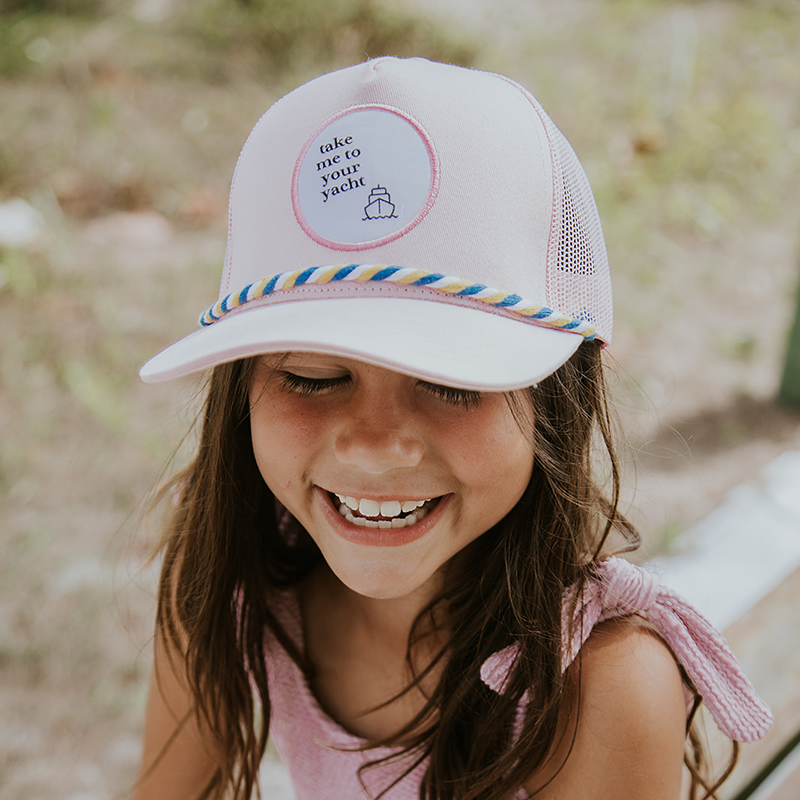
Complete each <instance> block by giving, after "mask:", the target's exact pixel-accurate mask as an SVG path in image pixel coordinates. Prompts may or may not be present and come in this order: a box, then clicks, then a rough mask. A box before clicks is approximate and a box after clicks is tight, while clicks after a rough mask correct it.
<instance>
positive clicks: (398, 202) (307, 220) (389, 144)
mask: <svg viewBox="0 0 800 800" xmlns="http://www.w3.org/2000/svg"><path fill="white" fill-rule="evenodd" d="M437 172H438V168H437V160H436V155H435V151H434V149H433V145H432V144H431V141H430V138H429V137H428V135H427V134H426V133H425V132H424V131H423V129H422V128H421V127H420V126H419V124H418V123H416V122H415V121H414V120H412V119H411V118H410V117H408V116H406V115H405V114H403V113H402V112H400V111H398V110H396V109H392V108H388V107H384V106H356V107H355V108H353V109H350V110H348V111H346V112H345V113H344V114H340V115H337V116H336V117H334V118H333V119H332V120H331V121H330V122H328V123H327V124H325V125H324V126H323V127H322V129H321V130H320V131H319V132H318V133H316V134H315V135H314V136H313V138H312V139H311V140H310V141H309V142H307V144H306V146H305V147H304V148H303V151H302V153H301V154H300V158H299V159H298V162H297V166H296V168H295V173H294V186H293V187H292V188H293V191H292V199H293V202H294V209H295V215H296V216H297V219H298V221H299V222H300V224H301V226H302V227H303V229H304V230H305V232H306V233H307V234H308V235H309V236H310V237H311V238H312V239H314V240H315V241H317V242H319V243H320V244H323V245H325V246H328V247H333V248H334V249H340V250H363V249H366V248H368V247H376V246H378V245H380V244H383V243H385V242H388V241H391V240H392V239H395V238H397V237H398V236H402V235H404V234H405V233H407V232H408V231H409V230H411V229H412V228H413V227H414V226H415V225H416V224H417V223H418V222H419V221H420V220H421V219H422V218H423V217H424V216H425V214H427V212H428V210H429V209H430V207H431V205H432V203H433V201H434V199H435V196H436V190H437V187H438V174H437Z"/></svg>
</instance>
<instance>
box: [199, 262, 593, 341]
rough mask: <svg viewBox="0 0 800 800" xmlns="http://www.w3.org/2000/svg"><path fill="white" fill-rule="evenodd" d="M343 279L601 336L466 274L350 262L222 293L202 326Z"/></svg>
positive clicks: (580, 322)
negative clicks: (280, 295) (274, 297)
mask: <svg viewBox="0 0 800 800" xmlns="http://www.w3.org/2000/svg"><path fill="white" fill-rule="evenodd" d="M339 281H348V282H366V281H370V282H385V283H395V284H401V285H406V286H424V287H426V288H428V289H433V290H435V291H437V292H442V293H443V294H449V295H457V296H459V297H466V298H469V299H470V300H475V301H477V302H480V303H483V304H485V305H489V306H494V307H496V308H502V309H504V310H505V311H507V312H510V313H512V314H516V315H518V316H519V317H522V318H525V319H528V320H530V321H531V322H534V321H535V323H536V324H538V325H544V326H546V327H549V328H558V329H560V330H566V331H572V332H574V333H580V334H581V335H582V336H583V337H584V338H585V339H587V340H591V339H594V338H595V337H596V336H597V331H596V329H595V326H594V324H593V323H592V322H591V321H590V320H588V319H581V318H579V317H572V316H568V315H565V314H563V313H562V312H560V311H555V310H553V309H551V308H548V307H547V306H543V305H540V304H536V303H531V302H529V301H526V300H525V299H523V298H522V297H520V296H519V295H517V294H512V293H508V292H502V291H500V290H498V289H492V288H491V287H489V286H485V285H484V284H482V283H470V282H469V281H465V280H462V279H461V278H454V277H452V276H448V275H442V274H440V273H438V272H427V271H425V270H421V269H405V268H402V267H390V266H386V265H383V264H347V265H337V266H324V267H312V268H310V269H303V270H295V271H293V272H281V273H279V274H277V275H272V276H271V277H268V278H264V279H263V280H260V281H258V282H256V283H251V284H248V285H247V286H245V287H244V288H242V289H239V290H238V291H235V292H231V294H229V295H227V296H225V297H223V298H222V299H221V300H219V301H218V302H217V303H215V304H214V305H213V306H211V307H210V308H208V309H207V310H206V311H205V312H203V314H202V315H201V317H200V324H201V325H203V326H208V325H213V324H214V323H215V322H216V321H217V320H219V319H221V318H222V317H224V316H225V315H226V314H228V313H229V312H231V311H233V310H234V309H236V308H239V307H240V306H243V305H245V304H246V303H249V302H251V301H253V300H259V299H261V298H264V297H269V296H270V295H271V294H273V293H275V292H278V291H285V290H288V289H292V288H294V287H296V286H303V285H307V284H326V283H335V282H339Z"/></svg>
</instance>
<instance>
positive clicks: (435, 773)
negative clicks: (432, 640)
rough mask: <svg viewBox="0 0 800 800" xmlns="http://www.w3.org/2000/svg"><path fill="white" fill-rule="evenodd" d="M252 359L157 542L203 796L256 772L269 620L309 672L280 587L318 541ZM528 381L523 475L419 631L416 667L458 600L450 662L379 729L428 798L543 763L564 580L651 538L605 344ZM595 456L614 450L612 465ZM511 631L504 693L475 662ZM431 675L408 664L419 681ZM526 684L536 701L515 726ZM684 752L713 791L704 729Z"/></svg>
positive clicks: (234, 789)
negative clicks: (630, 497) (295, 514)
mask: <svg viewBox="0 0 800 800" xmlns="http://www.w3.org/2000/svg"><path fill="white" fill-rule="evenodd" d="M252 365H253V361H252V360H251V361H238V362H235V363H232V364H225V365H222V366H218V367H216V368H215V369H214V371H213V373H212V376H211V380H210V385H209V389H208V394H207V398H206V404H205V410H204V417H203V424H202V432H201V436H200V442H199V447H198V451H197V455H196V458H195V459H194V461H193V462H192V463H191V464H190V466H189V467H188V468H187V469H186V470H185V471H184V472H183V473H182V474H180V475H179V476H177V477H176V478H175V479H174V481H173V482H172V483H171V486H172V487H173V492H174V493H175V497H176V499H175V507H174V509H173V511H172V513H171V517H170V519H169V521H168V524H167V527H166V531H165V535H164V538H163V541H162V543H161V548H162V549H163V553H164V564H163V570H162V576H161V584H160V590H159V605H158V613H157V623H156V631H157V636H160V637H163V639H164V640H165V642H166V644H167V646H168V647H167V651H168V652H173V653H180V654H181V657H182V658H183V660H184V664H185V672H186V679H187V682H188V687H189V689H190V691H191V693H192V695H193V697H194V700H195V714H196V716H197V719H198V722H199V724H200V725H201V726H202V727H203V728H204V729H205V730H206V731H207V732H208V733H209V734H210V735H211V737H212V738H213V740H214V741H215V743H216V745H217V751H218V753H219V767H218V769H217V772H216V774H215V776H214V778H213V779H212V781H211V782H210V783H209V785H208V787H207V788H206V791H205V793H204V795H203V796H204V797H222V796H223V795H224V794H226V792H230V794H231V795H232V796H233V797H235V798H242V799H243V798H249V797H250V796H251V794H252V792H253V790H254V789H255V788H256V787H257V783H258V780H257V776H258V769H259V764H260V762H261V758H262V756H263V754H264V751H265V748H266V744H267V737H268V731H269V720H270V710H271V707H270V698H269V692H268V688H267V675H266V666H265V663H266V660H265V651H264V647H265V645H264V641H265V635H264V634H265V631H266V630H270V631H271V632H272V633H273V635H274V636H275V638H276V639H277V641H278V642H279V643H280V644H281V645H282V646H283V647H284V648H285V649H286V650H287V652H288V653H289V654H290V656H291V657H292V658H293V659H294V660H295V661H296V662H297V664H298V665H299V667H300V668H301V669H302V670H304V671H305V673H306V674H307V675H310V674H311V665H309V664H307V663H305V661H304V658H303V655H302V653H301V652H299V651H298V649H297V648H296V647H295V645H294V644H293V642H292V641H291V639H290V638H289V636H288V635H287V634H286V632H285V631H284V630H283V629H282V627H281V625H280V624H279V622H278V620H277V619H276V618H275V616H274V615H273V613H272V612H271V610H270V607H269V603H268V600H267V598H268V596H269V590H270V589H271V588H276V587H288V586H292V585H294V584H296V583H298V582H299V581H300V580H302V579H303V578H304V577H306V576H307V575H308V574H309V573H310V572H311V571H312V570H313V568H314V567H315V565H316V564H317V563H319V561H320V559H321V555H320V553H319V551H318V549H317V547H316V545H315V544H314V543H313V541H312V540H311V538H310V537H309V536H308V534H306V533H305V531H303V530H302V529H299V526H298V529H299V530H298V531H297V536H293V537H291V539H290V540H288V541H287V537H285V536H284V535H282V533H281V531H280V530H279V527H278V516H279V511H280V509H279V508H278V507H277V505H276V500H275V498H274V496H273V495H272V493H271V491H270V490H269V488H268V487H267V486H266V485H265V483H264V481H263V479H262V478H261V475H260V473H259V471H258V468H257V465H256V463H255V458H254V456H253V449H252V443H251V439H250V425H249V404H248V389H249V386H250V382H251V379H252ZM527 394H528V397H527V398H524V399H522V400H520V397H519V395H518V394H516V395H510V396H509V403H510V404H511V407H512V410H513V411H515V413H516V415H517V418H518V420H519V421H520V424H521V425H522V424H524V422H523V420H524V419H526V415H525V414H523V413H522V407H521V406H520V405H519V403H520V402H525V401H526V400H529V401H530V403H531V404H532V406H533V408H534V409H535V415H534V421H533V424H532V425H530V426H529V427H530V437H531V440H532V445H533V449H534V467H533V474H532V476H531V480H530V482H529V484H528V487H527V489H526V491H525V493H524V495H523V497H522V498H521V499H520V501H519V502H518V503H517V505H516V506H515V507H514V508H513V509H512V510H511V511H510V512H509V514H508V515H507V516H506V517H505V518H504V519H503V520H502V521H501V522H500V523H498V524H497V525H496V526H494V527H493V528H492V529H491V530H489V531H487V532H486V533H485V534H484V535H483V536H481V537H479V538H478V539H477V540H476V541H475V542H473V543H472V544H471V545H470V546H468V547H467V548H465V550H463V551H462V552H461V553H459V554H458V555H457V556H456V557H455V558H454V559H453V561H452V562H451V565H450V570H449V578H450V579H449V580H448V581H447V582H446V589H445V591H444V593H443V594H442V595H441V596H440V597H437V598H435V600H434V601H432V602H431V603H430V604H429V605H428V607H427V608H426V609H424V610H423V612H422V613H421V614H420V615H419V617H418V618H417V620H416V622H415V624H414V626H413V628H412V631H411V635H410V637H409V645H408V651H407V661H408V665H409V667H410V668H411V669H412V675H413V667H412V658H411V654H412V651H413V649H414V647H415V645H416V644H417V643H418V642H419V641H420V640H421V639H422V638H423V631H424V630H425V628H426V624H427V623H428V622H430V620H431V619H433V614H434V611H435V612H436V613H437V614H439V613H444V614H446V618H447V626H448V629H449V630H450V631H451V632H452V634H451V636H450V637H449V640H448V642H447V643H446V644H445V646H444V649H443V650H442V651H441V652H439V653H438V655H437V656H436V658H435V660H434V664H432V665H431V666H430V667H428V670H430V669H432V668H433V667H434V665H435V664H438V665H440V666H441V669H442V674H441V678H440V680H439V681H438V683H437V685H436V688H435V689H434V691H433V692H432V693H431V695H430V698H429V700H428V702H427V704H426V706H425V708H423V709H422V711H421V712H420V713H419V714H418V715H417V717H415V718H414V719H413V720H411V721H410V722H409V723H408V725H407V726H405V727H404V728H403V729H402V730H400V731H397V732H396V734H395V735H393V736H392V737H390V738H387V739H386V740H382V741H380V742H370V746H374V745H381V744H386V745H393V744H394V745H396V744H397V743H398V742H402V743H403V753H402V758H403V759H404V760H403V764H404V766H405V765H406V764H407V770H406V772H405V773H404V774H407V773H408V772H410V771H411V770H412V769H414V767H415V766H416V765H417V764H419V763H420V762H421V761H422V760H424V759H428V762H427V767H426V769H425V772H424V777H423V779H422V783H421V789H420V798H421V800H478V798H480V799H481V800H503V798H507V797H510V796H512V795H513V794H514V792H515V791H518V789H519V787H520V786H522V785H523V783H524V782H525V781H526V780H527V779H529V777H530V776H531V775H532V774H534V773H535V772H536V770H537V768H539V767H541V766H542V765H543V763H544V761H545V759H546V757H547V755H548V753H549V752H550V751H551V747H552V745H553V743H554V739H555V736H556V728H557V723H558V721H559V719H560V718H561V715H562V714H563V713H564V704H565V703H569V702H578V701H577V700H576V699H575V698H576V697H578V695H579V693H578V692H576V691H571V687H570V685H569V681H570V680H573V679H574V675H573V672H574V671H573V670H569V671H567V673H564V672H562V669H561V653H562V647H563V643H562V629H561V613H562V598H563V597H564V594H565V591H566V590H567V589H568V588H569V587H577V588H578V589H580V588H581V586H582V584H583V582H584V581H586V579H587V578H588V576H589V575H590V573H591V570H592V566H593V564H594V563H595V562H596V561H597V560H598V559H599V558H600V556H601V554H603V553H604V552H605V551H606V550H607V549H608V548H609V539H610V537H611V536H612V533H616V534H617V535H619V536H620V537H621V542H620V545H621V546H618V547H617V548H616V549H617V551H619V550H620V549H622V550H626V549H627V550H629V549H634V548H635V547H637V546H638V543H639V538H638V535H637V534H636V532H635V531H634V530H633V529H632V528H631V526H630V525H629V524H628V523H627V522H626V520H625V519H624V518H623V517H622V515H621V514H620V513H619V511H618V503H619V491H620V476H619V468H618V458H617V455H616V452H615V449H614V444H613V439H612V422H611V418H610V413H609V403H608V399H607V392H606V383H605V378H604V374H603V366H602V361H601V357H600V346H599V344H597V343H591V342H590V343H585V344H583V345H582V346H581V347H580V348H579V349H578V351H577V352H576V353H575V355H574V356H573V357H572V358H571V359H570V360H569V361H568V362H567V363H566V364H564V365H563V366H562V367H561V368H560V369H559V370H558V371H556V372H555V373H554V374H553V375H551V376H550V377H548V378H546V379H545V380H543V381H542V382H541V383H540V384H539V385H538V386H536V387H532V388H531V389H529V390H528V392H527ZM598 453H604V454H605V456H606V458H605V467H604V468H603V467H602V466H601V465H599V464H598V462H597V454H598ZM598 474H602V475H603V476H604V477H603V479H602V480H600V479H598V478H597V477H596V476H597V475H598ZM174 487H179V488H178V489H177V490H176V489H174ZM163 494H164V495H166V494H167V492H166V491H165V492H164V493H163ZM514 643H516V644H517V645H518V646H519V653H520V654H519V657H518V658H517V659H516V660H515V662H514V665H513V667H512V669H511V670H510V673H509V676H508V680H507V683H506V688H505V691H504V692H503V693H502V694H498V693H495V692H493V691H492V690H490V689H489V688H488V687H487V686H486V685H485V684H484V683H483V682H482V680H481V678H480V674H479V669H480V665H481V664H482V663H483V662H484V661H485V660H486V659H487V658H488V657H489V656H490V655H492V654H493V653H496V652H497V651H499V650H501V649H503V648H504V647H507V646H508V645H511V644H514ZM426 672H427V671H426ZM577 673H578V678H577V679H578V680H579V669H578V670H577ZM424 677H425V673H423V674H422V675H413V679H412V681H411V684H410V685H411V686H413V685H415V684H416V683H418V682H419V681H420V680H422V679H423V678H424ZM409 688H410V686H409ZM526 692H527V695H528V698H527V701H528V704H527V712H526V714H525V717H524V721H523V723H522V726H521V730H520V731H519V732H518V735H514V733H515V732H514V721H515V718H516V715H517V709H518V707H519V705H520V701H521V699H522V696H523V694H525V693H526ZM254 694H255V695H256V696H257V700H258V703H257V702H256V699H255V698H254ZM259 705H260V707H261V712H260V718H259V711H258V706H259ZM379 763H381V762H380V761H373V762H369V763H367V764H366V765H364V766H363V767H362V770H369V769H370V768H371V767H372V766H375V765H376V764H379ZM687 766H689V769H690V773H691V774H692V784H693V787H694V788H695V789H697V788H702V790H703V791H704V792H706V794H705V797H706V798H710V797H713V796H714V795H713V791H714V788H715V787H711V789H710V792H709V791H708V789H709V786H708V783H707V781H706V780H705V779H704V778H703V777H702V775H703V764H702V752H701V750H698V745H697V739H696V737H695V736H692V737H690V746H689V747H688V749H687ZM360 772H361V771H360ZM385 788H386V789H389V788H390V787H388V786H387V787H385Z"/></svg>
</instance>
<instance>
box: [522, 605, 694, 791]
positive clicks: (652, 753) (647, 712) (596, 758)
mask: <svg viewBox="0 0 800 800" xmlns="http://www.w3.org/2000/svg"><path fill="white" fill-rule="evenodd" d="M570 677H571V678H572V681H571V684H572V686H573V687H574V690H573V691H574V699H575V702H574V703H571V704H570V705H571V708H570V709H568V710H567V712H566V713H567V714H568V716H567V717H566V718H565V719H563V720H562V724H561V732H560V735H559V736H557V741H556V743H555V745H554V748H553V752H552V754H551V756H550V758H549V760H548V765H547V766H546V768H545V769H544V770H542V772H541V774H537V775H536V776H533V777H532V779H531V781H530V782H529V783H528V785H527V786H526V788H527V789H528V790H529V791H534V790H536V789H539V788H541V787H542V785H543V784H544V783H545V782H547V781H548V780H550V779H552V780H551V782H550V783H549V784H548V785H547V787H546V788H545V789H544V790H543V791H542V792H540V793H539V794H538V795H537V797H539V798H542V800H550V799H551V798H552V799H553V800H554V799H555V798H559V799H561V798H564V800H570V798H576V800H577V798H582V797H587V796H591V797H592V798H593V799H594V800H606V799H607V800H611V799H612V798H614V800H619V799H620V798H636V799H637V800H649V798H653V800H655V798H658V800H668V799H669V798H677V797H678V796H679V794H680V787H681V778H682V768H683V751H684V741H685V737H686V707H685V703H684V695H683V685H682V681H681V675H680V670H679V669H678V665H677V663H676V662H675V659H674V658H673V656H672V653H671V652H670V650H669V648H668V647H667V646H666V644H664V642H663V641H662V640H661V639H660V638H659V637H658V636H657V634H655V633H653V632H652V631H651V630H650V629H649V628H648V627H646V626H645V625H642V624H637V622H636V621H635V620H631V619H627V620H613V621H609V622H605V623H602V624H600V625H598V626H597V627H596V628H595V630H594V631H593V632H592V635H591V636H590V637H589V639H588V640H587V641H586V644H584V646H583V647H582V649H581V652H580V656H579V658H578V659H577V660H576V661H575V663H574V664H573V665H572V667H570Z"/></svg>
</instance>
